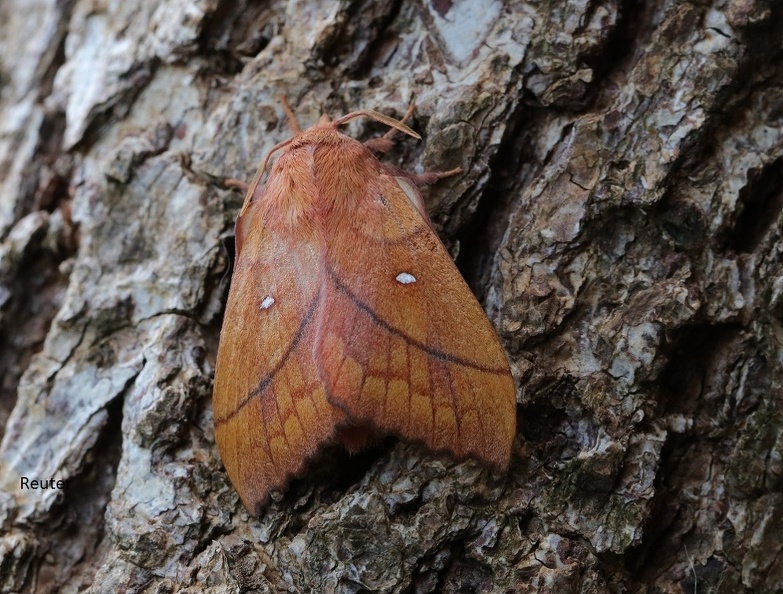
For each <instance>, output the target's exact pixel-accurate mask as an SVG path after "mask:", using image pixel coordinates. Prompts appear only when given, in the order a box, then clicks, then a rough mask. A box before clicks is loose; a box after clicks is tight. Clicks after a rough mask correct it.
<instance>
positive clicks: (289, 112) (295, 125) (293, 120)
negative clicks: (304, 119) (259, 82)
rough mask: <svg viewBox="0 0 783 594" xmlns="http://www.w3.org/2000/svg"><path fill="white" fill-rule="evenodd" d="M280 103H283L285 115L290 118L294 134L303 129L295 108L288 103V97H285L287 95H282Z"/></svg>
mask: <svg viewBox="0 0 783 594" xmlns="http://www.w3.org/2000/svg"><path fill="white" fill-rule="evenodd" d="M280 103H282V105H283V111H284V112H285V117H286V118H287V119H288V125H289V126H290V127H291V131H292V132H293V133H294V134H299V133H300V132H301V131H302V127H301V126H300V125H299V122H298V121H297V120H296V114H294V110H293V109H291V106H290V105H289V104H288V99H286V98H285V95H280Z"/></svg>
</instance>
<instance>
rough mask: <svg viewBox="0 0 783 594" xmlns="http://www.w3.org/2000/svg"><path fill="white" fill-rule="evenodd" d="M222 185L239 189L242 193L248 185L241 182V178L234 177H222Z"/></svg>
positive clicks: (245, 191) (245, 192)
mask: <svg viewBox="0 0 783 594" xmlns="http://www.w3.org/2000/svg"><path fill="white" fill-rule="evenodd" d="M223 185H224V186H226V187H227V188H232V189H234V190H239V191H240V192H242V193H243V194H247V189H248V188H249V187H250V186H248V185H247V183H245V182H243V181H242V180H241V179H234V178H233V177H228V178H226V179H224V180H223Z"/></svg>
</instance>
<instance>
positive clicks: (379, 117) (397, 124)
mask: <svg viewBox="0 0 783 594" xmlns="http://www.w3.org/2000/svg"><path fill="white" fill-rule="evenodd" d="M356 118H370V119H372V120H375V121H376V122H380V123H381V124H386V125H387V126H389V127H391V128H395V129H396V130H399V131H400V132H404V133H405V134H407V135H408V136H413V137H414V138H416V139H418V140H421V136H419V135H418V134H416V132H414V131H413V130H411V129H410V128H409V127H408V126H406V125H405V124H403V123H402V122H401V121H400V120H395V119H394V118H390V117H389V116H387V115H383V114H382V113H380V112H377V111H373V110H371V109H360V110H359V111H353V112H351V113H349V114H348V115H344V116H343V117H341V118H337V119H336V120H335V121H334V122H332V125H333V126H335V127H337V126H342V125H343V124H346V123H348V122H350V121H351V120H355V119H356Z"/></svg>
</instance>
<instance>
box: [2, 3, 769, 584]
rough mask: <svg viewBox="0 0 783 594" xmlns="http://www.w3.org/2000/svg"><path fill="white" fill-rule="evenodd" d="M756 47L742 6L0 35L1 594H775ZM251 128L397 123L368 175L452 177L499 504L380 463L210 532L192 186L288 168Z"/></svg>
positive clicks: (434, 12) (217, 321) (378, 13)
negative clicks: (505, 396)
mask: <svg viewBox="0 0 783 594" xmlns="http://www.w3.org/2000/svg"><path fill="white" fill-rule="evenodd" d="M782 28H783V7H781V6H780V4H779V3H774V2H772V1H770V0H713V1H712V2H681V1H674V0H648V1H642V2H631V1H624V2H621V1H620V0H594V1H586V0H583V1H570V2H566V1H564V0H559V1H555V0H553V1H550V2H548V1H544V0H539V1H531V2H524V3H523V2H515V1H513V0H479V1H475V2H473V1H470V0H432V1H430V2H426V1H425V2H381V1H377V0H376V1H374V2H373V1H371V0H331V1H328V2H314V1H313V0H289V1H288V2H282V1H277V0H269V1H267V2H258V1H256V2H253V1H251V0H240V1H238V2H229V1H228V0H160V1H158V2H143V1H141V0H129V1H127V2H110V1H105V0H60V1H57V0H24V1H22V0H7V1H6V2H5V3H3V4H2V5H0V125H1V127H0V129H1V130H2V132H1V133H0V173H1V176H0V184H1V188H0V240H1V241H0V373H2V376H1V377H2V382H1V383H0V426H1V427H3V429H2V431H3V434H2V437H3V440H2V445H0V591H2V592H77V591H82V590H84V589H87V590H88V591H90V592H119V591H124V592H169V591H175V590H178V589H180V588H189V589H190V591H193V592H195V591H208V592H216V593H217V592H239V591H243V592H244V591H249V592H276V591H283V592H366V591H370V592H417V593H419V592H421V593H424V592H509V591H513V592H558V593H560V592H564V593H569V592H575V593H576V592H580V593H588V592H589V593H598V592H650V593H652V592H666V593H679V592H694V593H695V592H699V594H703V593H706V592H716V593H718V592H719V593H727V594H728V593H736V592H748V593H750V592H753V593H758V592H776V591H781V590H783V488H782V487H783V399H782V398H781V394H783V389H782V387H783V239H782V238H781V229H783V90H782V89H783V60H781V57H783V37H782V36H781V35H780V31H781V30H782ZM280 95H285V96H286V97H287V98H288V99H289V101H290V102H291V103H292V104H293V105H294V106H295V110H296V114H297V117H298V118H299V121H300V122H301V123H302V124H304V125H309V124H311V123H314V122H315V121H316V120H317V119H318V117H319V116H320V115H321V113H323V112H326V113H328V114H329V115H331V116H333V117H334V116H338V115H342V114H344V113H347V112H348V111H352V110H355V109H361V108H368V109H375V110H377V111H381V112H384V113H387V114H390V115H394V116H396V117H400V116H402V114H403V113H404V112H405V110H406V108H407V106H408V104H409V103H411V102H413V103H414V104H415V105H416V115H415V116H414V119H413V121H412V122H411V125H412V126H413V127H414V128H415V129H416V130H417V131H419V132H420V133H421V134H422V136H423V137H424V141H423V142H422V143H416V142H414V141H412V140H405V141H400V142H398V143H397V146H396V148H395V150H394V151H393V152H391V153H390V154H388V155H386V156H385V157H384V158H385V159H387V160H389V161H390V162H395V163H397V164H399V165H400V166H402V167H404V168H406V169H408V170H411V171H423V170H430V171H438V170H448V169H451V168H454V167H457V166H459V167H462V168H463V170H464V173H463V174H461V175H460V176H457V177H454V178H449V179H448V180H444V181H443V182H441V183H439V184H438V185H437V186H435V187H434V188H433V189H432V190H431V191H430V192H429V193H428V195H427V199H428V206H429V210H430V212H431V213H432V217H433V220H434V222H435V224H436V226H437V227H438V231H439V233H440V235H441V237H442V239H443V240H444V242H445V243H446V245H447V246H448V247H449V249H450V251H451V252H452V254H453V255H454V256H455V257H456V260H457V263H458V265H459V267H460V269H461V270H462V272H463V273H464V275H465V277H466V279H467V280H468V282H469V284H470V285H471V287H472V288H473V289H474V290H475V291H476V293H477V295H479V297H480V298H481V300H482V302H483V303H484V304H485V306H486V309H487V311H488V312H489V314H490V317H491V319H492V320H493V322H494V323H495V325H496V327H497V328H498V331H499V334H500V336H501V339H502V341H503V343H504V346H505V347H506V349H507V352H508V354H509V358H510V360H511V364H512V369H513V372H514V375H515V379H516V381H517V384H518V402H519V404H518V436H517V440H516V442H515V445H514V452H513V459H512V465H511V469H510V471H509V472H508V474H507V475H497V474H493V473H492V472H491V471H490V470H488V469H486V468H484V467H482V466H481V465H480V464H477V463H475V462H464V463H457V462H455V461H454V460H452V459H450V458H449V457H448V456H447V455H434V454H432V453H430V452H427V451H424V450H423V449H422V448H420V447H418V446H415V445H409V444H405V443H402V442H398V441H396V440H394V439H393V438H392V439H389V440H387V441H384V442H383V443H381V444H378V445H376V446H375V447H373V448H372V449H370V450H369V451H367V452H366V453H364V454H361V455H359V456H355V457H351V456H348V455H347V454H346V453H344V452H342V451H340V450H339V449H337V448H328V449H326V450H325V451H324V453H323V455H322V456H321V457H320V458H319V459H318V461H317V463H314V464H313V465H312V467H311V471H310V472H309V473H308V474H307V476H305V477H304V478H302V479H300V480H297V481H295V482H294V483H293V484H292V485H291V486H290V488H289V489H288V490H287V491H286V492H285V493H283V494H281V495H280V496H279V497H276V498H275V500H274V501H273V502H272V503H271V504H270V505H269V506H268V507H267V508H266V510H265V512H264V513H263V515H262V516H261V517H260V518H258V519H253V518H251V517H249V516H248V514H247V513H246V512H245V510H244V509H243V508H242V506H241V504H240V502H239V500H238V497H237V495H236V493H235V491H234V490H233V488H232V487H231V485H230V483H229V482H228V479H227V477H226V475H225V473H224V471H223V468H222V464H221V462H220V458H219V456H218V453H217V450H216V448H215V443H214V431H213V424H212V409H211V392H212V373H213V365H214V358H215V352H216V350H217V344H218V333H219V329H220V325H221V321H222V308H223V305H224V303H225V298H226V291H227V287H228V283H229V272H230V266H231V259H232V256H233V221H234V219H235V218H236V215H237V213H238V210H239V207H240V204H241V201H242V196H240V195H238V194H237V193H236V191H235V190H233V189H231V188H230V187H228V186H227V185H226V184H225V179H226V178H239V179H246V180H249V179H250V177H251V176H252V174H253V171H254V170H255V168H256V166H257V164H258V163H259V161H260V160H261V159H262V157H263V156H264V155H265V154H266V152H267V151H268V150H269V149H270V148H271V147H272V146H274V145H275V144H276V143H278V142H280V141H281V140H284V139H286V138H287V137H288V136H289V134H290V132H289V130H288V128H287V125H286V122H285V117H284V114H283V110H282V108H281V106H280V102H279V96H280ZM348 130H349V132H350V133H351V134H352V135H353V136H355V137H357V138H361V139H366V138H371V137H374V136H376V135H377V134H378V131H379V130H380V128H379V127H377V126H376V125H375V124H373V123H367V122H364V123H360V122H359V123H354V124H351V125H350V126H349V127H348ZM357 249H360V246H359V248H357ZM50 479H51V481H53V482H48V481H50ZM25 480H26V481H27V483H25ZM31 481H42V482H40V483H36V484H35V486H32V485H33V483H31Z"/></svg>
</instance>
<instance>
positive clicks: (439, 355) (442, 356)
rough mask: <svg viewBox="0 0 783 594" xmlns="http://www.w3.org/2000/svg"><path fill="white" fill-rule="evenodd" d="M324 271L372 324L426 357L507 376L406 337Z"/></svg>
mask: <svg viewBox="0 0 783 594" xmlns="http://www.w3.org/2000/svg"><path fill="white" fill-rule="evenodd" d="M326 271H327V272H328V273H329V278H331V279H332V282H333V283H334V285H335V286H336V287H337V289H338V290H339V291H340V292H341V293H343V294H344V295H346V296H347V297H348V299H350V300H351V301H352V302H353V304H354V305H355V306H356V307H358V308H359V309H360V310H361V311H363V312H364V313H366V314H367V315H368V316H369V317H370V319H372V321H373V322H375V323H376V324H378V325H379V326H380V327H382V328H383V329H384V330H386V331H387V332H390V333H392V334H394V335H395V336H399V337H400V338H402V339H403V340H404V341H405V342H407V343H408V344H409V345H412V346H414V347H416V348H417V349H419V350H421V351H424V352H425V353H426V354H427V355H429V356H430V357H432V358H434V359H438V360H440V361H447V362H449V363H455V364H457V365H462V366H463V367H469V368H471V369H476V370H478V371H483V372H485V373H493V374H495V375H508V373H509V372H508V370H507V369H503V368H498V367H487V366H485V365H479V364H478V363H475V362H473V361H470V360H468V359H463V358H462V357H457V356H456V355H450V354H449V353H444V352H443V351H441V350H440V349H435V348H432V347H430V346H427V345H426V344H424V343H423V342H421V341H419V340H416V339H415V338H413V337H411V336H408V335H407V334H406V333H405V332H403V331H402V330H399V329H397V328H395V327H394V326H392V325H391V324H389V322H387V321H386V320H384V319H382V318H380V317H379V316H378V314H376V313H375V312H374V311H373V310H372V308H371V307H370V306H369V305H367V304H366V303H364V302H363V301H362V300H361V299H359V297H357V296H356V295H354V294H353V293H352V292H351V291H350V290H349V289H348V287H346V286H345V285H344V284H343V283H341V282H340V279H339V278H337V275H336V274H335V273H334V272H333V271H332V269H331V268H329V267H328V266H327V267H326Z"/></svg>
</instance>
